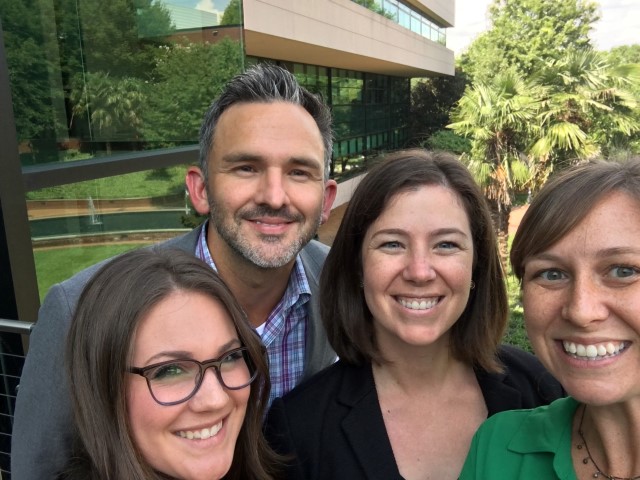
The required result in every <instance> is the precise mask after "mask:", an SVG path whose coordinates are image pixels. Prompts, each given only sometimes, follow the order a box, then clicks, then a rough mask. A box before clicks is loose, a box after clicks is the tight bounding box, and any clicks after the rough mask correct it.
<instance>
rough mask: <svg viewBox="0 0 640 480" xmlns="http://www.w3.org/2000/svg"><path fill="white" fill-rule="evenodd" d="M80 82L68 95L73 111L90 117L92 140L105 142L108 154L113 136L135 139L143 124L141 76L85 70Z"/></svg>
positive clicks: (114, 138) (79, 115) (143, 98)
mask: <svg viewBox="0 0 640 480" xmlns="http://www.w3.org/2000/svg"><path fill="white" fill-rule="evenodd" d="M79 83H80V86H79V87H77V88H75V89H73V96H72V98H71V100H72V102H73V105H74V106H73V115H74V116H78V117H81V118H82V117H85V118H89V119H90V120H91V125H92V127H93V131H94V132H95V134H94V136H93V138H92V140H98V141H104V142H106V145H107V153H109V154H110V153H111V142H112V141H113V140H117V139H125V140H134V139H136V138H137V137H138V130H139V129H140V127H141V125H142V119H141V116H140V113H141V111H142V107H143V105H144V103H145V96H144V94H143V83H142V82H141V81H140V80H138V79H136V78H131V77H127V78H111V77H110V76H109V75H108V74H104V73H88V74H87V76H86V79H80V80H79ZM76 95H77V96H76ZM72 119H73V117H72Z"/></svg>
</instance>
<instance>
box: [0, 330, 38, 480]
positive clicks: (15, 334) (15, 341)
mask: <svg viewBox="0 0 640 480" xmlns="http://www.w3.org/2000/svg"><path fill="white" fill-rule="evenodd" d="M33 325H34V324H33V323H30V322H20V321H16V320H4V319H0V480H2V479H4V480H10V479H11V471H10V468H11V467H10V466H11V431H12V429H13V412H14V410H15V406H16V395H17V393H18V386H19V382H20V375H21V374H22V367H23V366H24V357H25V354H26V347H25V345H27V344H28V338H29V335H30V334H31V329H32V328H33Z"/></svg>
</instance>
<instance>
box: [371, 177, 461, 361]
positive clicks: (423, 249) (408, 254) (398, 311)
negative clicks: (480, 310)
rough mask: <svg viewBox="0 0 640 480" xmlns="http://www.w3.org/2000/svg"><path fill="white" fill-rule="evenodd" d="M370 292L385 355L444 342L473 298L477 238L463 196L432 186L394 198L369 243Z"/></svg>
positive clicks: (377, 338) (372, 229) (382, 351)
mask: <svg viewBox="0 0 640 480" xmlns="http://www.w3.org/2000/svg"><path fill="white" fill-rule="evenodd" d="M362 266H363V267H362V268H363V283H364V296H365V300H366V302H367V306H368V307H369V310H370V311H371V314H372V315H373V325H374V331H375V335H376V343H377V346H378V348H379V350H380V352H381V353H382V354H383V356H389V355H391V356H393V352H401V351H403V350H405V349H406V347H407V345H412V346H419V347H422V346H427V345H432V344H436V343H437V344H440V345H442V346H444V347H445V348H448V332H449V329H450V328H451V326H452V325H453V324H454V323H455V322H456V321H457V320H458V318H459V317H460V315H461V314H462V312H463V311H464V309H465V307H466V305H467V301H468V299H469V288H470V284H471V274H472V268H473V240H472V235H471V228H470V225H469V219H468V217H467V214H466V212H465V210H464V208H463V207H462V205H461V203H460V200H459V199H458V197H457V195H456V194H454V193H453V192H452V191H451V190H449V189H447V188H444V187H442V186H436V185H426V186H423V187H420V188H419V189H417V190H410V191H407V192H402V193H399V194H397V195H395V196H394V197H392V199H391V201H390V202H389V204H388V205H387V207H386V208H385V209H384V210H383V211H382V214H381V215H380V216H379V217H378V218H377V219H376V221H375V222H374V223H372V224H371V226H370V227H369V229H368V230H367V233H366V235H365V238H364V241H363V245H362Z"/></svg>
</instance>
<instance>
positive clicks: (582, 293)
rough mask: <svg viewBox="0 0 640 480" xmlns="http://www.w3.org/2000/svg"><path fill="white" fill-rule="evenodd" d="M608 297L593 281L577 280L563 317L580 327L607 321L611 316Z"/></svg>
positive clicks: (563, 309) (564, 307)
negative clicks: (607, 303) (607, 301)
mask: <svg viewBox="0 0 640 480" xmlns="http://www.w3.org/2000/svg"><path fill="white" fill-rule="evenodd" d="M606 297H607V294H606V292H603V291H602V287H600V286H598V284H597V283H596V282H595V281H594V280H593V279H591V278H576V280H575V281H574V282H573V283H572V284H571V287H570V288H569V292H568V298H567V299H566V302H565V304H564V305H563V307H562V316H563V317H564V319H565V320H567V321H569V322H571V323H573V324H574V325H577V326H580V327H588V326H589V325H590V324H592V323H593V322H601V321H603V320H606V319H607V317H608V315H609V309H608V307H607V305H606Z"/></svg>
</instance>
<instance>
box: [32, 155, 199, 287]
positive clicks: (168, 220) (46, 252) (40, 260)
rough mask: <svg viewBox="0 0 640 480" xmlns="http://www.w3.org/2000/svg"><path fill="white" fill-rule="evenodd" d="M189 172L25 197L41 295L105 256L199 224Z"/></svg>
mask: <svg viewBox="0 0 640 480" xmlns="http://www.w3.org/2000/svg"><path fill="white" fill-rule="evenodd" d="M185 172H186V166H184V165H179V166H174V167H170V168H162V169H157V170H149V171H145V172H136V173H131V174H127V175H119V176H116V177H108V178H101V179H97V180H90V181H86V182H79V183H72V184H68V185H60V186H57V187H51V188H45V189H42V190H37V191H33V192H29V193H27V211H28V214H29V222H30V225H31V237H32V242H33V249H34V257H35V261H36V271H37V275H38V286H39V291H40V297H41V298H42V297H43V296H44V294H45V293H46V292H47V290H48V289H49V287H50V286H51V285H53V284H54V283H56V282H59V281H62V280H64V279H66V278H68V277H70V276H71V275H73V274H74V273H76V272H78V271H80V270H82V269H83V268H85V267H87V266H89V265H92V264H94V263H96V262H98V261H100V260H102V259H104V258H107V257H110V256H112V255H115V254H116V253H120V252H122V251H125V250H128V249H131V248H134V247H138V246H142V245H148V244H151V243H156V242H158V241H160V240H163V239H166V238H170V237H174V236H176V235H179V234H180V233H182V232H185V231H188V230H190V229H191V228H193V227H194V226H195V225H196V224H198V223H199V222H200V221H201V220H202V218H197V217H196V216H195V213H194V212H193V211H192V209H191V203H190V202H189V198H188V196H187V194H186V190H185V186H184V177H185Z"/></svg>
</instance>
